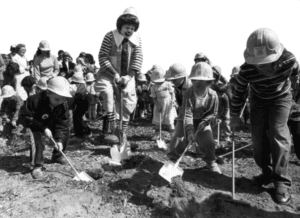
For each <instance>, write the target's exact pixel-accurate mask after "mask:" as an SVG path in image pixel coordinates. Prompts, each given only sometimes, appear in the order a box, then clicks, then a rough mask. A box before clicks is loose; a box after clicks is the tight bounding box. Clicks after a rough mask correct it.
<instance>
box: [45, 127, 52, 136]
mask: <svg viewBox="0 0 300 218" xmlns="http://www.w3.org/2000/svg"><path fill="white" fill-rule="evenodd" d="M44 134H45V136H47V137H48V138H53V136H52V132H51V130H50V129H48V128H46V129H45V131H44Z"/></svg>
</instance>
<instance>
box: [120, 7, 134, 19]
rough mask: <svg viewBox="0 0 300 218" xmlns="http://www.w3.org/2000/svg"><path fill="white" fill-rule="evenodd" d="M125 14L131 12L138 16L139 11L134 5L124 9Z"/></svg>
mask: <svg viewBox="0 0 300 218" xmlns="http://www.w3.org/2000/svg"><path fill="white" fill-rule="evenodd" d="M125 14H131V15H134V16H136V17H137V13H136V10H135V8H134V7H128V8H126V9H125V10H124V12H123V15H125Z"/></svg>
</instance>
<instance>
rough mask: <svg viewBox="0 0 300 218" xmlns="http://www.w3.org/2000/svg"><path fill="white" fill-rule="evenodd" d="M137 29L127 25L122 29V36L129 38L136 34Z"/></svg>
mask: <svg viewBox="0 0 300 218" xmlns="http://www.w3.org/2000/svg"><path fill="white" fill-rule="evenodd" d="M134 30H135V27H134V26H133V25H130V24H125V25H123V26H122V28H121V35H122V36H124V37H125V38H129V37H130V36H132V34H133V33H134Z"/></svg>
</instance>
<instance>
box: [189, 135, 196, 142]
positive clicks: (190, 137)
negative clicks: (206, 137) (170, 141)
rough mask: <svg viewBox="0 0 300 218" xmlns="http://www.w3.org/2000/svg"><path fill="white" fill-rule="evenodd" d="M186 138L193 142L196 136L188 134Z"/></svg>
mask: <svg viewBox="0 0 300 218" xmlns="http://www.w3.org/2000/svg"><path fill="white" fill-rule="evenodd" d="M187 140H188V141H189V142H194V141H196V137H195V135H194V134H189V135H188V137H187Z"/></svg>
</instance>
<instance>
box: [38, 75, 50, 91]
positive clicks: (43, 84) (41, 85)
mask: <svg viewBox="0 0 300 218" xmlns="http://www.w3.org/2000/svg"><path fill="white" fill-rule="evenodd" d="M48 80H49V78H48V77H46V76H44V77H42V78H40V79H39V81H38V83H37V84H36V86H37V87H39V88H40V89H42V90H46V89H47V81H48Z"/></svg>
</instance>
